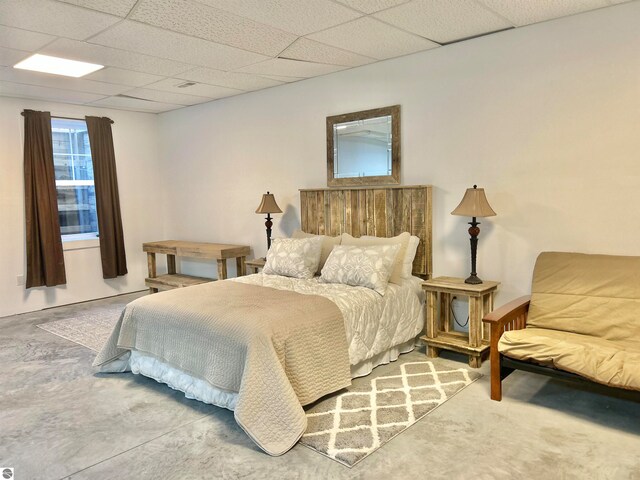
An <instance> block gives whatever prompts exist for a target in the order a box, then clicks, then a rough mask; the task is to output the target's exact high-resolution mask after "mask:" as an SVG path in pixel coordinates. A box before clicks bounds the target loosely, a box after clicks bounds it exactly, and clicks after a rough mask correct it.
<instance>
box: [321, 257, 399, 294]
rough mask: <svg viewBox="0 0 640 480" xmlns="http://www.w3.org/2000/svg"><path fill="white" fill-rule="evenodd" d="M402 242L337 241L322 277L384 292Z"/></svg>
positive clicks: (325, 279)
mask: <svg viewBox="0 0 640 480" xmlns="http://www.w3.org/2000/svg"><path fill="white" fill-rule="evenodd" d="M399 250H400V245H398V244H395V245H391V244H389V245H366V246H365V245H363V246H354V245H336V246H335V247H333V250H332V251H331V254H329V258H328V259H327V262H326V263H325V264H324V268H323V269H322V275H321V276H320V280H321V281H323V282H326V283H344V284H345V285H353V286H355V287H367V288H371V289H372V290H375V291H376V292H378V293H379V294H380V295H384V292H385V291H386V290H387V283H388V282H389V277H390V276H391V271H392V270H393V265H394V260H395V258H396V256H397V255H398V252H399Z"/></svg>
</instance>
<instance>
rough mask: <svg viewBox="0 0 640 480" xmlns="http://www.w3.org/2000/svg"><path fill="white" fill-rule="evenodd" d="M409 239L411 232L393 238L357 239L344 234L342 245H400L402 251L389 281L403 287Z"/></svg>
mask: <svg viewBox="0 0 640 480" xmlns="http://www.w3.org/2000/svg"><path fill="white" fill-rule="evenodd" d="M409 237H411V234H410V233H409V232H403V233H401V234H400V235H397V236H395V237H391V238H385V237H371V236H363V237H360V238H355V237H352V236H351V235H349V234H348V233H343V234H342V245H356V246H359V247H360V246H361V247H364V246H370V245H400V251H399V252H398V256H397V257H396V259H395V261H394V263H393V268H392V270H391V276H390V277H389V281H390V282H391V283H395V284H397V285H402V262H403V260H404V257H405V252H406V251H407V245H408V244H409Z"/></svg>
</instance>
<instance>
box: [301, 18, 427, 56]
mask: <svg viewBox="0 0 640 480" xmlns="http://www.w3.org/2000/svg"><path fill="white" fill-rule="evenodd" d="M309 38H311V39H312V40H317V41H318V42H322V43H326V44H328V45H332V46H334V47H338V48H343V49H345V50H350V51H352V52H356V53H359V54H361V55H366V56H368V57H372V58H377V59H379V60H382V59H385V58H392V57H398V56H400V55H407V54H409V53H414V52H419V51H421V50H428V49H430V48H435V47H438V46H439V45H438V44H437V43H433V42H431V41H429V40H427V39H426V38H422V37H419V36H417V35H413V34H411V33H407V32H404V31H402V30H400V29H398V28H395V27H392V26H391V25H387V24H385V23H382V22H379V21H378V20H375V19H373V18H370V17H363V18H359V19H358V20H354V21H353V22H349V23H345V24H343V25H340V26H337V27H334V28H330V29H328V30H324V31H322V32H318V33H314V34H312V35H309Z"/></svg>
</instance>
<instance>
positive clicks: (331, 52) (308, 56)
mask: <svg viewBox="0 0 640 480" xmlns="http://www.w3.org/2000/svg"><path fill="white" fill-rule="evenodd" d="M278 57H279V58H290V59H292V60H304V61H307V62H316V63H328V64H331V65H344V66H346V67H357V66H359V65H366V64H367V63H373V62H376V61H377V60H376V59H375V58H370V57H365V56H363V55H358V54H357V53H353V52H348V51H346V50H342V49H340V48H336V47H331V46H329V45H325V44H324V43H320V42H315V41H313V40H309V39H308V38H299V39H298V40H296V41H295V42H293V44H291V46H290V47H289V48H287V49H286V50H285V51H283V52H282V53H281V54H280V55H278Z"/></svg>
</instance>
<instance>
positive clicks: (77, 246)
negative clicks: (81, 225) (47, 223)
mask: <svg viewBox="0 0 640 480" xmlns="http://www.w3.org/2000/svg"><path fill="white" fill-rule="evenodd" d="M87 248H100V239H98V238H92V239H90V240H67V241H64V240H63V241H62V250H64V251H65V252H67V251H70V250H85V249H87Z"/></svg>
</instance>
